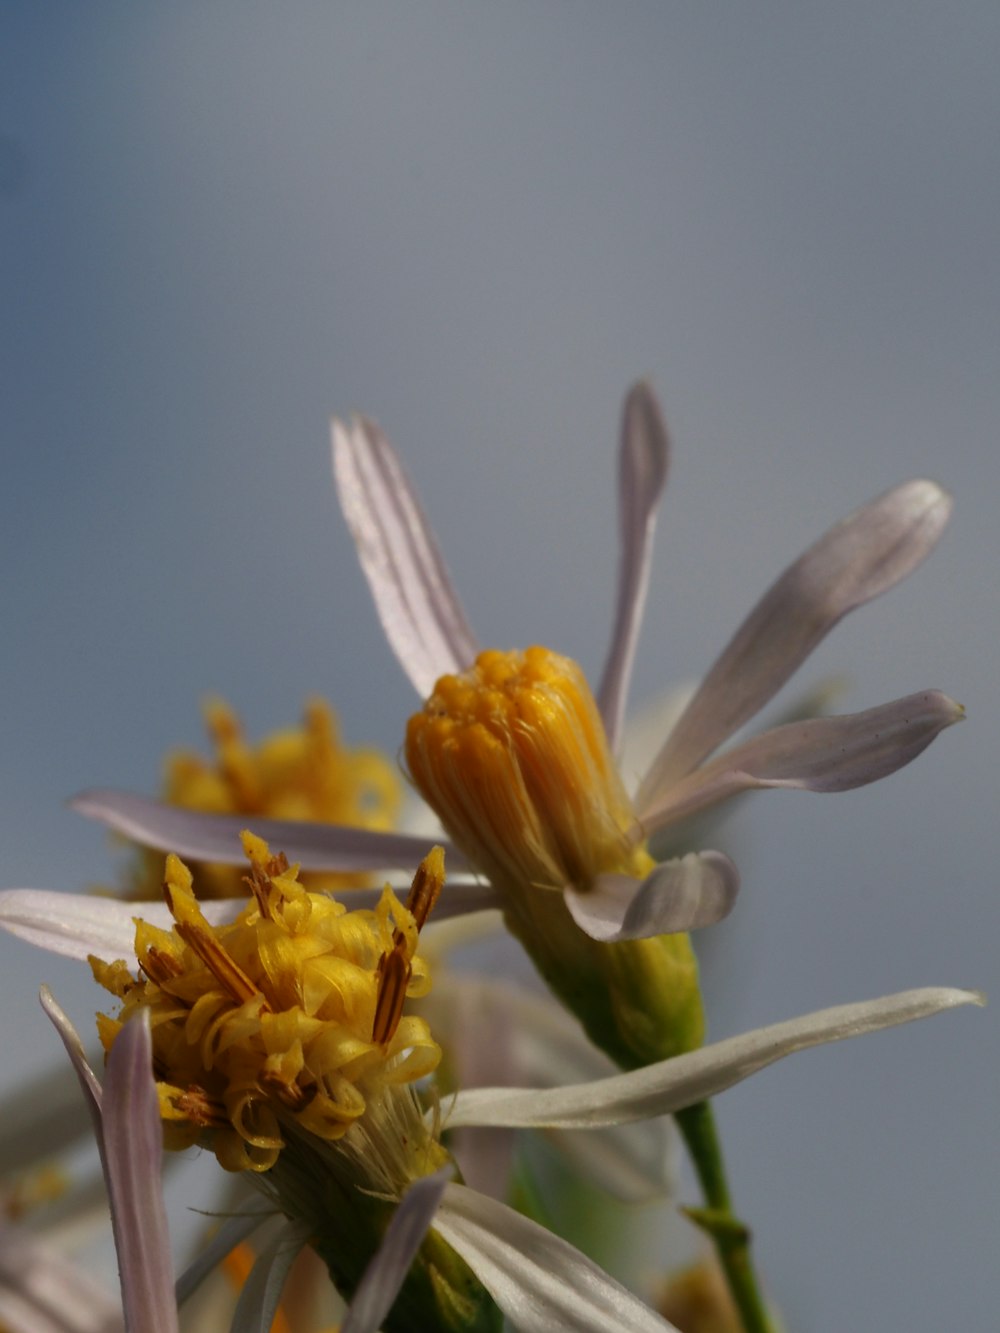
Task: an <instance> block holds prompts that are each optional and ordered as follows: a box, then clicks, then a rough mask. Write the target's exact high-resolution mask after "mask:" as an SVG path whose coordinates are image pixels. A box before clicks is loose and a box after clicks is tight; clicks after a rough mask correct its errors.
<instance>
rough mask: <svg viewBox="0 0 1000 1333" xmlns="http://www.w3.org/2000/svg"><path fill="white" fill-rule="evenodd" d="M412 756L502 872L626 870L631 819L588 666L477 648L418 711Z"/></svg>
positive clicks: (513, 875) (526, 879)
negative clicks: (584, 668) (468, 666)
mask: <svg viewBox="0 0 1000 1333" xmlns="http://www.w3.org/2000/svg"><path fill="white" fill-rule="evenodd" d="M406 763H407V767H408V770H409V773H410V776H411V778H412V780H413V783H414V785H415V786H416V787H417V789H418V791H419V792H420V793H421V795H422V796H423V797H424V799H425V800H426V801H427V802H428V804H429V805H430V806H431V807H432V808H433V809H434V810H435V811H436V812H437V814H438V816H439V817H440V819H441V820H442V822H443V824H444V826H445V828H446V829H447V830H448V832H449V833H450V834H451V836H452V838H453V839H454V840H455V842H456V843H457V844H458V846H459V847H461V848H462V850H463V851H464V852H465V853H466V854H467V855H468V856H469V857H470V859H471V860H473V862H474V863H475V864H477V865H478V866H479V867H480V868H481V869H483V870H484V871H485V872H486V873H487V874H488V875H489V876H490V878H491V879H493V880H494V881H497V880H500V881H503V882H505V883H508V884H510V883H511V882H514V881H516V882H517V883H519V884H523V885H534V886H542V887H549V888H562V887H563V886H564V885H565V884H568V883H572V884H576V885H578V886H581V887H582V886H585V885H586V884H587V883H588V882H590V881H591V880H592V879H593V877H594V876H595V875H597V874H599V873H600V872H602V871H605V870H625V869H628V867H629V864H630V861H631V857H632V855H633V852H634V836H633V835H634V829H635V819H634V816H633V814H632V810H631V807H630V805H629V802H628V798H627V796H626V794H625V790H624V787H623V786H622V782H621V778H620V777H619V775H618V771H617V769H616V767H615V763H614V760H613V758H612V756H611V753H610V750H609V748H608V743H607V738H606V736H605V732H604V726H603V724H602V722H601V718H600V715H599V713H598V711H597V705H596V704H595V702H594V698H593V695H592V694H591V692H590V688H589V686H588V685H587V682H586V679H585V678H584V675H583V672H582V671H581V670H580V668H579V667H578V666H577V664H576V663H575V662H573V661H571V660H570V659H569V658H567V657H562V656H560V655H559V654H558V653H554V652H551V651H550V650H549V649H547V648H541V647H533V648H528V649H526V650H525V651H524V652H499V651H497V650H493V649H491V650H488V651H486V652H483V653H480V655H479V656H478V657H477V659H476V662H475V664H474V666H473V667H472V668H471V669H470V670H469V671H467V672H465V673H463V674H462V675H458V676H443V677H442V678H441V679H440V680H439V681H438V682H437V685H436V686H435V688H434V693H433V694H432V695H431V697H430V698H429V699H428V700H427V703H426V704H425V705H424V708H423V709H422V710H421V712H419V713H417V714H415V715H414V716H413V717H411V718H410V721H409V724H408V726H407V734H406Z"/></svg>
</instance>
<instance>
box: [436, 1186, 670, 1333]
mask: <svg viewBox="0 0 1000 1333" xmlns="http://www.w3.org/2000/svg"><path fill="white" fill-rule="evenodd" d="M434 1230H435V1231H436V1232H438V1234H439V1235H440V1236H442V1237H443V1238H444V1239H445V1240H446V1241H447V1242H448V1244H449V1245H451V1246H452V1248H453V1249H455V1250H457V1251H458V1253H459V1254H460V1255H461V1256H462V1258H463V1259H464V1260H465V1261H466V1263H467V1264H468V1265H469V1267H470V1268H471V1269H472V1271H473V1272H474V1273H475V1274H476V1276H477V1277H478V1278H479V1280H480V1282H481V1283H482V1284H483V1286H484V1287H485V1288H486V1290H487V1291H488V1292H489V1293H490V1295H491V1296H492V1297H493V1299H494V1300H495V1301H496V1303H497V1305H498V1306H499V1307H500V1309H501V1310H502V1311H503V1313H504V1314H505V1315H506V1316H507V1318H508V1319H509V1320H510V1321H511V1322H512V1323H513V1324H514V1326H515V1327H516V1328H517V1329H519V1330H520V1333H566V1330H568V1329H572V1330H573V1333H608V1330H609V1329H628V1330H629V1333H665V1330H666V1331H667V1333H669V1330H671V1329H674V1325H673V1324H668V1323H667V1321H666V1320H665V1319H661V1318H660V1316H659V1315H658V1314H655V1313H654V1312H653V1311H652V1310H651V1309H650V1308H649V1306H647V1305H644V1304H643V1303H642V1301H640V1300H639V1298H638V1297H637V1296H633V1294H632V1293H631V1292H630V1291H626V1289H625V1288H624V1287H622V1286H619V1284H618V1283H617V1282H615V1281H614V1279H613V1278H610V1277H609V1276H608V1275H607V1273H605V1272H604V1271H603V1270H602V1269H600V1268H598V1267H597V1265H596V1264H595V1263H593V1262H592V1261H591V1260H590V1259H588V1258H586V1256H585V1255H583V1254H581V1253H580V1251H579V1250H577V1249H575V1248H574V1247H573V1246H572V1245H570V1244H568V1243H567V1242H566V1241H564V1240H561V1239H560V1238H559V1237H558V1236H555V1235H553V1234H552V1232H551V1231H546V1230H545V1228H544V1227H540V1226H539V1225H538V1224H537V1222H531V1221H529V1220H528V1218H526V1217H522V1216H521V1214H520V1213H516V1212H514V1210H513V1209H512V1208H508V1207H507V1206H506V1204H503V1203H499V1202H498V1201H497V1200H496V1199H489V1198H487V1197H486V1195H485V1194H477V1193H476V1192H475V1191H474V1190H470V1189H466V1188H465V1187H464V1186H463V1185H455V1184H451V1185H448V1186H447V1188H446V1189H445V1192H444V1198H443V1200H442V1202H441V1207H440V1208H439V1209H438V1214H437V1217H436V1219H435V1221H434ZM674 1333H676V1329H674Z"/></svg>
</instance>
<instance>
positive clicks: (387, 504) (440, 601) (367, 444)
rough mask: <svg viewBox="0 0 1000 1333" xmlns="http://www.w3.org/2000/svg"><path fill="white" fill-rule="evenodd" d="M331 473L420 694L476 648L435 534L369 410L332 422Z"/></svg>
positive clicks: (396, 647)
mask: <svg viewBox="0 0 1000 1333" xmlns="http://www.w3.org/2000/svg"><path fill="white" fill-rule="evenodd" d="M333 472H334V477H335V479H336V482H337V492H338V494H339V496H340V504H341V508H342V509H343V511H344V517H345V518H346V519H347V525H348V527H349V528H350V529H351V535H352V536H353V537H354V541H355V544H356V546H357V548H358V558H359V559H360V561H361V568H362V570H363V571H364V574H365V577H366V578H367V580H368V586H369V588H370V589H371V593H372V597H373V599H374V601H375V608H376V610H377V611H378V616H379V620H381V622H382V628H383V629H384V630H385V635H386V638H387V639H388V640H389V644H390V646H391V647H392V649H393V651H394V652H395V654H396V656H397V657H398V658H399V661H400V665H401V666H402V668H403V670H404V671H405V672H406V674H407V675H408V676H409V678H410V680H411V681H412V682H413V685H414V687H415V689H416V691H417V693H418V694H419V695H420V697H421V698H422V699H426V698H427V696H428V695H429V694H431V693H432V691H433V689H434V685H435V682H436V681H437V680H438V678H439V677H440V676H444V675H448V674H454V673H456V672H460V671H465V670H467V669H468V668H469V667H470V666H471V665H472V663H473V661H474V659H475V657H476V654H477V652H478V651H479V647H478V644H477V643H476V639H475V636H474V635H473V633H472V631H471V629H470V628H469V625H468V622H467V621H466V618H465V613H464V612H463V610H462V607H461V605H460V604H459V600H458V595H457V594H456V592H455V590H454V588H453V587H452V583H451V579H450V577H449V575H448V570H447V568H446V567H445V563H444V560H443V559H442V556H441V552H440V551H439V549H438V544H437V540H436V539H435V537H434V533H433V532H432V530H431V528H430V525H429V524H428V522H427V519H426V518H425V517H424V514H423V511H422V509H421V507H420V502H419V501H418V499H417V496H416V492H415V491H414V489H413V487H412V486H411V485H410V482H409V480H408V479H407V477H406V474H405V473H404V471H403V468H402V465H401V464H400V461H399V459H398V457H397V456H396V453H395V451H394V450H393V448H392V446H391V445H390V444H389V441H388V440H387V439H386V438H385V436H384V435H383V434H382V432H381V431H380V430H379V428H378V426H376V425H375V423H374V422H373V421H369V420H367V419H366V418H365V417H355V418H354V419H353V420H352V422H351V425H350V426H349V427H348V426H345V425H344V424H343V423H342V422H340V421H334V422H333Z"/></svg>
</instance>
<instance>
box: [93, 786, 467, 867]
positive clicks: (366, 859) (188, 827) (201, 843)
mask: <svg viewBox="0 0 1000 1333" xmlns="http://www.w3.org/2000/svg"><path fill="white" fill-rule="evenodd" d="M70 806H71V808H72V809H74V810H75V811H76V812H77V813H78V814H81V815H86V817H87V818H88V819H96V820H97V821H98V823H100V824H104V825H106V826H107V827H108V828H110V829H114V831H115V832H116V833H122V834H124V836H125V837H126V838H131V839H132V841H133V842H139V843H142V844H144V845H145V846H147V847H156V848H158V849H159V850H160V851H162V852H174V853H175V854H176V855H177V856H180V857H187V858H190V859H191V860H194V861H216V862H219V863H220V864H223V865H243V864H244V863H245V861H246V853H245V852H244V851H243V845H242V843H241V842H240V834H241V833H242V832H243V830H244V829H245V828H248V827H250V828H252V830H253V832H254V833H256V834H257V836H258V837H259V838H263V839H264V840H265V841H266V842H269V843H270V844H271V846H272V847H273V848H274V850H275V851H282V852H284V853H285V855H286V856H287V857H288V859H289V861H291V862H297V863H298V864H299V865H301V866H302V868H303V869H304V870H343V871H352V870H357V871H377V870H392V869H396V870H409V871H410V872H411V873H412V871H413V869H414V867H415V866H417V865H418V864H419V862H420V861H421V859H422V858H423V857H425V856H426V855H427V853H428V852H429V851H430V849H431V846H432V845H433V844H434V842H435V841H437V842H438V843H441V842H442V840H441V839H440V838H437V839H434V838H423V837H414V836H412V835H411V834H408V833H384V832H381V831H379V830H377V829H361V828H350V827H348V826H347V825H346V824H320V823H313V822H307V821H305V820H302V821H299V820H295V819H250V818H249V817H248V816H245V815H206V814H203V813H201V812H200V811H195V810H181V809H179V808H178V807H177V806H175V805H164V804H163V802H162V801H154V800H151V799H150V798H149V797H148V796H139V795H138V794H137V793H135V792H126V791H111V790H108V789H99V788H95V789H94V790H92V791H85V792H81V793H80V794H79V796H74V797H73V799H72V800H71V801H70ZM442 845H444V847H445V852H446V853H447V856H448V867H449V869H450V870H461V869H463V868H464V867H465V861H464V860H463V858H462V856H461V855H460V853H459V852H458V851H456V850H455V849H454V848H452V847H450V846H449V845H448V844H447V843H444V844H442Z"/></svg>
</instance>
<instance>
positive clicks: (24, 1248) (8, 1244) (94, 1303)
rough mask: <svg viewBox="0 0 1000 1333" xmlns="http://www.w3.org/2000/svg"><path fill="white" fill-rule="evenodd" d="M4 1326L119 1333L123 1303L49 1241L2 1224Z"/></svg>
mask: <svg viewBox="0 0 1000 1333" xmlns="http://www.w3.org/2000/svg"><path fill="white" fill-rule="evenodd" d="M0 1327H3V1328H4V1329H9V1330H10V1333H120V1330H121V1329H122V1327H123V1324H122V1314H121V1304H120V1302H119V1301H118V1299H117V1297H113V1296H112V1295H111V1294H110V1293H109V1292H107V1291H105V1290H104V1288H103V1287H102V1286H101V1285H100V1284H99V1283H98V1282H96V1281H95V1280H94V1278H93V1277H91V1275H90V1274H89V1273H88V1272H87V1271H86V1270H85V1269H83V1268H81V1267H80V1266H79V1265H77V1264H74V1263H71V1262H70V1261H69V1260H68V1259H65V1258H64V1257H63V1256H62V1255H61V1254H59V1253H58V1251H56V1250H54V1249H53V1248H52V1247H51V1246H49V1245H46V1244H45V1243H44V1241H41V1240H38V1239H37V1238H36V1237H35V1236H32V1235H31V1234H30V1233H29V1232H28V1231H26V1230H25V1229H23V1228H15V1227H11V1226H8V1225H7V1224H6V1223H5V1222H0Z"/></svg>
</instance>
